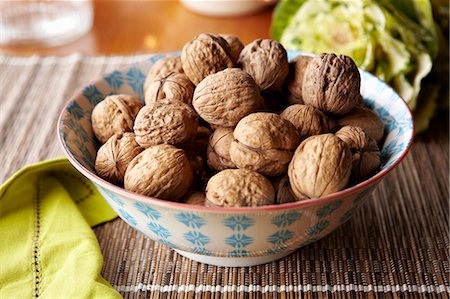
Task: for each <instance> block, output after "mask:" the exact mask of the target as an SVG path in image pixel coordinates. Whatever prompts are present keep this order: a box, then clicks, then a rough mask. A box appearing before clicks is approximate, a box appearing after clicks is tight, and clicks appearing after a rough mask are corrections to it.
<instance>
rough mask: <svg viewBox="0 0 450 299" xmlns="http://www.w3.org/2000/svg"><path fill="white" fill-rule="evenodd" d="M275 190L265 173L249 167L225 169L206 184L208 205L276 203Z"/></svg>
mask: <svg viewBox="0 0 450 299" xmlns="http://www.w3.org/2000/svg"><path fill="white" fill-rule="evenodd" d="M274 199H275V191H274V189H273V186H272V184H271V183H270V182H269V180H267V179H266V178H265V177H264V176H263V175H261V174H259V173H257V172H254V171H251V170H247V169H225V170H222V171H221V172H219V173H217V174H216V175H214V176H213V177H211V178H210V179H209V181H208V184H207V186H206V206H210V207H257V206H263V205H271V204H274Z"/></svg>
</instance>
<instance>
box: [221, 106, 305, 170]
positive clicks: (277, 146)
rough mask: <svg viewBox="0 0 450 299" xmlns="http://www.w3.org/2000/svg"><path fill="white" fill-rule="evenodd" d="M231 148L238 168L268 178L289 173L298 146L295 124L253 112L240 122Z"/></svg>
mask: <svg viewBox="0 0 450 299" xmlns="http://www.w3.org/2000/svg"><path fill="white" fill-rule="evenodd" d="M233 135H234V139H235V140H233V142H232V143H231V147H230V157H231V161H233V162H234V164H236V166H237V167H238V168H245V169H250V170H253V171H257V172H259V173H262V174H263V175H266V176H278V175H281V174H283V173H285V172H286V170H287V166H288V164H289V162H290V160H291V158H292V154H293V151H294V150H295V148H296V146H297V145H298V144H299V141H300V139H299V137H298V133H297V130H296V129H295V127H294V125H293V124H291V123H290V122H289V121H287V120H285V119H283V118H281V117H280V116H279V115H278V114H275V113H268V112H258V113H252V114H250V115H248V116H246V117H244V118H243V119H241V120H240V121H239V123H238V124H237V126H236V128H235V129H234V133H233Z"/></svg>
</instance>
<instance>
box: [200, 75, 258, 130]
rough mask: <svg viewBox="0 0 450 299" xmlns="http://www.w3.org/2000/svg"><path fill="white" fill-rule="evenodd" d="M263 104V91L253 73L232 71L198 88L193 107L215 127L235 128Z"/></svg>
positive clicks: (210, 78)
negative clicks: (261, 95)
mask: <svg viewBox="0 0 450 299" xmlns="http://www.w3.org/2000/svg"><path fill="white" fill-rule="evenodd" d="M260 104H261V98H260V95H259V89H258V86H257V85H256V83H255V81H254V80H253V79H252V77H250V75H249V74H247V73H246V72H244V71H243V70H241V69H238V68H229V69H225V70H223V71H220V72H218V73H216V74H213V75H209V76H208V77H206V78H205V79H204V80H203V81H202V82H200V84H199V85H197V87H196V88H195V91H194V98H193V100H192V105H193V106H194V109H195V111H197V113H198V114H199V115H200V117H201V118H203V119H204V120H205V121H207V122H208V123H210V124H211V125H216V126H220V127H234V126H235V125H236V124H237V123H238V121H239V120H240V119H241V118H243V117H244V116H246V115H248V114H250V113H252V112H254V111H256V110H257V109H258V108H259V106H260Z"/></svg>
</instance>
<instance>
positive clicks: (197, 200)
mask: <svg viewBox="0 0 450 299" xmlns="http://www.w3.org/2000/svg"><path fill="white" fill-rule="evenodd" d="M205 201H206V195H205V192H199V191H191V192H188V193H187V194H186V196H185V197H184V198H183V202H184V203H187V204H189V205H196V206H204V205H205Z"/></svg>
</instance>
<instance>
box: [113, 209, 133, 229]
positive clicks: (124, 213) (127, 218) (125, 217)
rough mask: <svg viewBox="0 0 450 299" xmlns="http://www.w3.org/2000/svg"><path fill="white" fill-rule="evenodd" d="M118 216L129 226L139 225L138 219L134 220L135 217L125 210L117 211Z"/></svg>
mask: <svg viewBox="0 0 450 299" xmlns="http://www.w3.org/2000/svg"><path fill="white" fill-rule="evenodd" d="M117 214H119V216H120V218H122V219H123V220H125V222H127V223H128V224H129V225H131V226H136V225H137V221H136V219H134V218H133V216H131V215H130V214H129V213H128V212H127V211H125V210H123V209H119V210H117Z"/></svg>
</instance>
